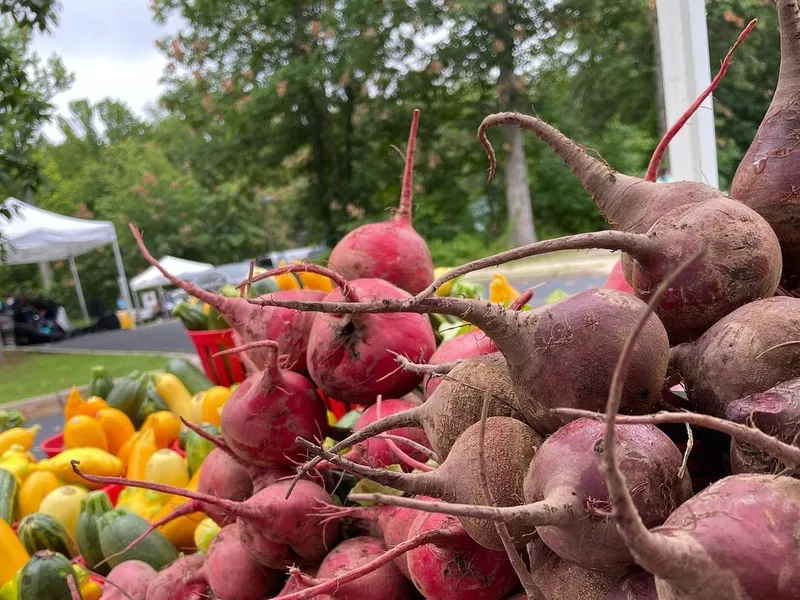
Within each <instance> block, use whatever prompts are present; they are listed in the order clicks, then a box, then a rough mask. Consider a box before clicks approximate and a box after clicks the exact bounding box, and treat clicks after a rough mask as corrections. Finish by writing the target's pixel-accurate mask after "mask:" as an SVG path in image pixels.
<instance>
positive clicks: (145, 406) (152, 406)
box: [138, 377, 169, 423]
mask: <svg viewBox="0 0 800 600" xmlns="http://www.w3.org/2000/svg"><path fill="white" fill-rule="evenodd" d="M162 410H169V406H167V403H166V402H164V399H163V398H162V397H161V396H160V395H159V394H158V391H157V390H156V384H155V383H153V378H152V377H148V378H147V392H146V394H145V397H144V401H143V402H142V405H141V406H140V407H139V418H138V423H144V422H145V421H146V420H147V417H149V416H150V415H151V414H153V413H154V412H159V411H162Z"/></svg>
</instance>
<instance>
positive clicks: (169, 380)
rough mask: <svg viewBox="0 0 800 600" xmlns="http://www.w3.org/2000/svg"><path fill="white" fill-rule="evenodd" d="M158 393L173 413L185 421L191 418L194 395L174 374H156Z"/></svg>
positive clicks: (154, 375)
mask: <svg viewBox="0 0 800 600" xmlns="http://www.w3.org/2000/svg"><path fill="white" fill-rule="evenodd" d="M153 377H154V379H155V384H156V391H157V392H158V395H159V396H161V398H163V400H164V402H165V403H166V405H167V406H169V409H170V410H171V411H172V413H173V414H174V415H176V416H178V417H183V418H184V419H188V418H189V407H190V406H191V404H192V394H191V393H190V392H189V390H187V389H186V386H185V385H183V382H182V381H181V380H180V379H178V378H177V377H176V376H175V375H173V374H172V373H154V374H153Z"/></svg>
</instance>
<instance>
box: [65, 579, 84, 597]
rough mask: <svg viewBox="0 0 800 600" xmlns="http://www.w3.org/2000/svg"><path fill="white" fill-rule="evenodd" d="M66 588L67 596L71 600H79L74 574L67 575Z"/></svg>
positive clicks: (79, 594)
mask: <svg viewBox="0 0 800 600" xmlns="http://www.w3.org/2000/svg"><path fill="white" fill-rule="evenodd" d="M67 586H68V587H69V595H70V596H72V600H81V593H80V591H78V582H77V581H76V580H75V574H74V573H70V574H69V575H67Z"/></svg>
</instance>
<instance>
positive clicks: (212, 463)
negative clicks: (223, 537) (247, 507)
mask: <svg viewBox="0 0 800 600" xmlns="http://www.w3.org/2000/svg"><path fill="white" fill-rule="evenodd" d="M197 491H198V492H200V493H201V494H210V495H212V496H217V497H219V498H225V499H227V500H234V501H237V502H241V501H243V500H247V499H248V498H249V497H250V496H251V495H252V494H253V480H252V479H251V478H250V474H249V473H248V472H247V470H245V468H244V467H243V466H242V465H241V464H239V463H238V462H237V461H236V460H234V459H233V458H231V456H230V455H229V454H228V453H227V452H225V451H224V450H222V449H221V448H214V449H213V450H212V451H211V452H210V453H209V454H208V456H206V458H205V460H204V461H203V468H202V469H201V470H200V479H199V481H198V482H197ZM195 502H196V501H194V500H192V501H190V502H189V503H188V504H192V503H195ZM197 504H198V507H197V508H198V509H199V510H201V511H202V512H204V513H206V515H208V516H209V517H211V518H212V519H214V522H215V523H216V524H217V525H219V526H220V527H222V526H224V525H225V524H226V521H227V519H228V514H227V513H226V512H225V511H223V510H220V509H219V508H217V507H216V506H213V505H210V504H202V503H197Z"/></svg>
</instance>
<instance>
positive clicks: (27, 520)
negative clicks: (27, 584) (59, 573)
mask: <svg viewBox="0 0 800 600" xmlns="http://www.w3.org/2000/svg"><path fill="white" fill-rule="evenodd" d="M17 537H18V538H19V539H20V541H21V542H22V545H23V546H25V550H27V551H28V554H33V553H35V552H38V551H39V550H51V551H53V552H58V553H60V554H63V555H64V556H66V557H67V558H75V557H76V556H78V545H77V544H76V543H75V540H74V539H72V536H71V535H70V534H69V532H68V531H67V530H66V529H64V526H63V525H62V524H61V523H59V522H58V521H56V520H55V519H54V518H53V517H51V516H50V515H46V514H45V513H33V514H30V515H28V516H27V517H24V518H23V519H22V520H21V521H20V522H19V526H18V527H17Z"/></svg>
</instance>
